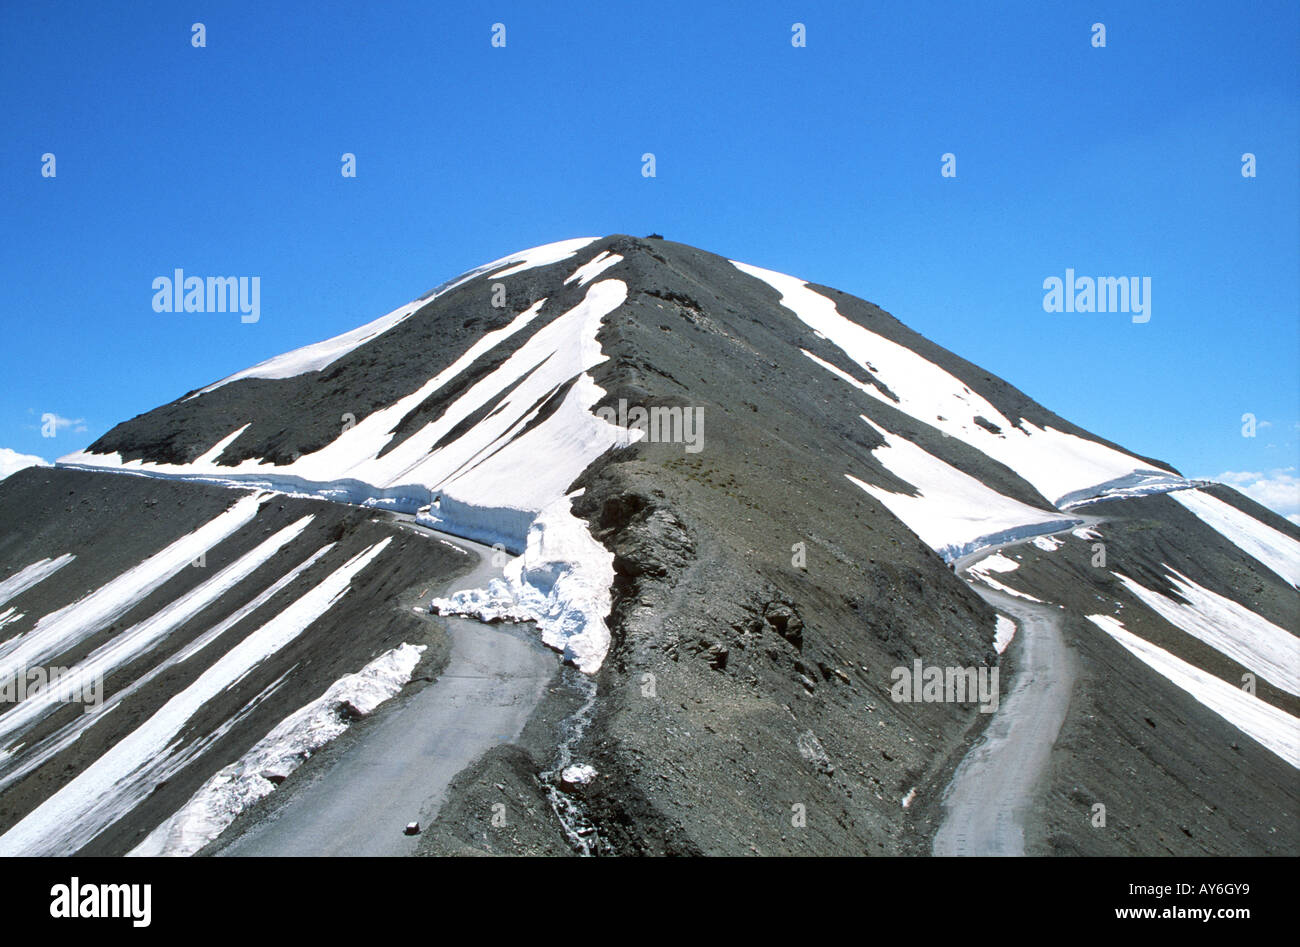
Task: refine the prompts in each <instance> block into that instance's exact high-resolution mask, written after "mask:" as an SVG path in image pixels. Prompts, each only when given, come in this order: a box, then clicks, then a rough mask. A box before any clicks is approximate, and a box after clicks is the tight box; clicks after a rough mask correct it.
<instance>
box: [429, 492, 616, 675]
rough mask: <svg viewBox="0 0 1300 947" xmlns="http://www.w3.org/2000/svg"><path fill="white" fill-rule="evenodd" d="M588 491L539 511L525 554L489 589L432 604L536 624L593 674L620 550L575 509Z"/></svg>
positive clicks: (603, 646)
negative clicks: (611, 546)
mask: <svg viewBox="0 0 1300 947" xmlns="http://www.w3.org/2000/svg"><path fill="white" fill-rule="evenodd" d="M581 492H582V491H575V492H574V493H573V494H572V495H571V496H569V497H564V498H562V499H560V500H558V501H556V502H555V503H553V504H551V505H550V506H548V507H547V508H546V509H544V510H543V511H542V512H541V513H540V514H538V516H537V517H536V519H534V520H533V523H532V525H531V526H530V527H529V530H528V542H527V545H526V547H525V549H524V552H523V555H521V556H519V557H518V558H516V559H512V560H511V561H510V562H509V563H507V565H506V567H505V569H504V572H503V578H501V579H493V580H492V581H491V582H490V583H488V587H487V588H486V589H464V590H462V591H459V592H453V593H452V594H451V595H449V596H447V597H445V598H436V599H434V600H433V601H432V602H431V603H430V607H431V608H432V609H433V610H434V611H436V612H438V613H440V614H456V615H469V616H473V617H475V618H478V619H479V620H481V621H531V622H535V623H536V624H537V627H538V630H539V631H540V632H541V634H542V641H544V642H545V643H546V644H547V645H548V646H549V647H551V648H554V649H555V650H557V651H559V652H561V653H562V654H563V655H564V659H565V660H566V661H570V662H572V663H573V664H575V665H576V666H577V667H578V669H579V670H581V671H585V672H587V673H592V672H594V671H595V670H596V669H597V668H599V667H600V664H601V662H602V661H604V660H605V654H606V653H607V652H608V651H609V627H608V626H607V625H606V624H605V619H606V617H607V616H608V615H609V612H610V607H611V599H610V587H611V586H612V585H613V584H614V554H613V553H612V552H610V551H609V550H607V549H606V548H605V547H604V546H602V545H601V544H600V543H598V542H596V540H594V539H593V538H592V537H591V533H590V532H589V531H588V530H587V524H586V522H585V521H583V520H581V519H579V518H578V517H576V516H574V515H573V512H572V509H571V505H572V499H573V497H577V496H579V495H580V494H581Z"/></svg>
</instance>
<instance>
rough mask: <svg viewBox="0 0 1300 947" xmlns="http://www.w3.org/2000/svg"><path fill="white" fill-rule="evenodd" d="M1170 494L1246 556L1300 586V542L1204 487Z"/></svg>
mask: <svg viewBox="0 0 1300 947" xmlns="http://www.w3.org/2000/svg"><path fill="white" fill-rule="evenodd" d="M1170 496H1171V497H1173V499H1175V500H1176V501H1178V502H1179V503H1181V504H1182V505H1183V506H1185V507H1187V509H1189V510H1191V511H1192V512H1193V513H1195V514H1196V515H1197V516H1198V517H1200V518H1201V521H1202V522H1204V523H1205V524H1206V525H1208V526H1211V527H1213V528H1214V529H1215V530H1217V531H1218V532H1219V533H1220V534H1221V535H1223V536H1224V537H1225V538H1227V539H1228V540H1230V541H1231V542H1233V543H1235V544H1236V545H1237V546H1238V547H1239V548H1240V549H1241V550H1242V552H1244V553H1246V555H1248V556H1250V557H1251V558H1253V559H1256V560H1258V561H1259V562H1260V563H1262V564H1263V565H1265V566H1267V567H1268V568H1269V569H1271V570H1272V571H1273V572H1276V573H1277V574H1278V575H1280V576H1281V577H1282V578H1283V579H1285V580H1286V581H1287V582H1289V583H1291V584H1292V585H1294V586H1300V542H1296V541H1295V540H1294V539H1292V538H1291V537H1290V536H1288V535H1286V534H1285V533H1282V532H1279V531H1278V530H1276V529H1274V528H1273V527H1272V526H1269V525H1267V524H1266V523H1261V522H1260V521H1259V520H1257V519H1255V517H1253V516H1250V515H1249V514H1247V513H1243V512H1241V510H1239V509H1237V508H1236V507H1235V506H1233V505H1232V504H1230V503H1224V502H1223V501H1222V500H1220V499H1219V498H1218V497H1214V496H1210V494H1208V493H1202V492H1201V491H1200V490H1182V491H1179V492H1178V493H1171V494H1170Z"/></svg>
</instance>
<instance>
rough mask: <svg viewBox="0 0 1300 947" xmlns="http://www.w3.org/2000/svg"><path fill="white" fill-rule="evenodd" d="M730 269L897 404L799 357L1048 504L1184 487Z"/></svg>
mask: <svg viewBox="0 0 1300 947" xmlns="http://www.w3.org/2000/svg"><path fill="white" fill-rule="evenodd" d="M732 263H733V265H734V266H736V268H737V269H739V270H740V271H741V272H743V273H747V274H748V275H750V276H753V277H754V278H756V279H760V280H762V281H763V282H765V283H767V284H768V285H769V286H771V287H772V288H773V289H775V290H776V291H777V292H778V293H780V294H781V304H782V305H783V306H785V307H786V308H787V309H789V310H790V311H791V312H793V313H794V314H795V315H796V316H798V317H799V319H800V320H801V321H803V323H804V324H805V325H807V326H808V327H809V328H811V329H812V330H813V331H814V332H816V333H819V334H820V335H821V336H822V337H824V338H826V339H827V340H829V341H830V342H832V343H833V344H835V345H836V346H838V347H839V348H840V350H841V351H843V352H844V354H845V355H847V356H848V357H849V358H850V359H852V360H853V361H854V362H856V363H857V364H858V365H860V366H862V368H863V369H864V370H866V371H868V372H870V373H871V374H872V375H873V376H874V377H875V378H877V379H878V380H879V381H881V382H882V383H883V384H884V385H885V386H886V387H887V388H888V389H889V390H890V391H892V392H893V393H894V394H895V395H897V398H898V400H897V401H894V400H893V399H891V398H890V397H889V396H887V395H885V394H884V393H883V392H881V391H880V390H879V389H877V388H875V387H873V386H871V385H864V384H862V383H861V382H858V381H856V380H855V379H853V378H852V377H851V376H849V375H847V374H846V373H845V372H842V371H840V370H838V369H835V368H834V367H833V366H831V365H830V364H829V363H827V362H825V361H823V360H822V359H819V358H816V357H815V356H812V355H811V354H810V353H807V352H805V354H806V355H809V357H810V358H812V359H813V360H814V361H815V362H816V363H817V364H819V365H821V366H822V367H823V368H827V369H829V370H831V371H832V372H833V373H834V374H835V375H836V376H837V377H839V378H841V379H844V380H846V381H848V382H850V383H851V384H853V385H855V386H856V387H858V388H859V389H861V390H862V391H864V392H866V393H867V394H869V395H871V396H872V397H873V398H876V399H878V400H880V401H883V402H884V403H885V404H888V405H890V406H891V407H894V408H897V409H899V410H900V411H904V412H906V413H907V414H910V415H911V416H912V417H914V418H916V419H917V420H919V421H921V422H923V423H925V424H928V425H930V426H931V427H934V428H936V429H938V430H939V431H942V432H943V433H945V434H948V435H949V436H951V437H955V438H957V439H958V440H961V441H964V442H965V443H967V444H970V445H971V446H972V447H974V448H976V449H977V450H980V451H982V452H983V453H985V454H987V455H988V456H989V457H992V458H993V459H994V460H997V461H1000V462H1002V463H1003V464H1005V465H1006V466H1007V467H1010V468H1011V469H1012V470H1014V471H1015V472H1016V473H1018V474H1019V475H1020V476H1021V477H1023V478H1024V479H1025V480H1026V481H1028V482H1029V483H1030V484H1032V485H1033V486H1034V487H1035V489H1037V490H1038V491H1039V493H1041V494H1042V495H1043V496H1044V497H1046V498H1047V499H1048V500H1050V501H1051V502H1053V503H1056V504H1058V505H1059V504H1060V503H1061V502H1062V501H1064V500H1066V499H1069V500H1079V499H1081V497H1082V496H1084V495H1088V494H1089V493H1090V492H1094V488H1096V490H1097V491H1100V489H1102V488H1104V487H1106V486H1108V485H1111V484H1112V483H1115V482H1118V481H1124V480H1125V479H1126V478H1130V477H1132V476H1133V475H1134V474H1135V473H1140V474H1141V478H1140V479H1142V481H1143V482H1144V483H1149V484H1150V485H1151V489H1156V488H1157V486H1156V485H1157V484H1159V487H1158V488H1161V489H1165V488H1169V487H1176V486H1182V485H1185V484H1186V481H1185V480H1183V478H1181V477H1179V476H1177V475H1176V474H1174V473H1173V472H1171V471H1166V470H1159V469H1152V467H1151V464H1150V463H1149V462H1147V461H1143V460H1140V459H1138V458H1136V457H1133V456H1131V455H1129V454H1125V453H1123V452H1121V451H1118V450H1115V449H1114V448H1111V447H1107V446H1106V445H1104V444H1100V443H1098V442H1097V441H1093V440H1088V439H1085V438H1082V437H1078V436H1076V435H1073V434H1067V433H1065V432H1063V431H1058V430H1056V429H1055V428H1051V427H1048V428H1040V427H1037V426H1036V425H1034V424H1031V423H1029V422H1028V421H1025V420H1024V419H1022V418H1016V419H1014V420H1013V419H1009V418H1007V417H1006V416H1004V415H1003V414H1002V413H1001V412H1000V411H998V409H997V408H995V407H994V406H993V405H992V403H990V402H989V401H987V400H986V399H985V398H983V397H981V396H980V395H978V394H976V393H975V392H974V391H972V390H971V389H970V388H969V387H968V386H967V385H966V384H964V383H963V382H962V381H961V379H959V378H957V377H956V376H954V375H952V374H951V373H949V372H948V371H946V370H945V369H943V368H941V367H940V366H938V365H936V364H934V363H933V362H930V361H928V360H927V359H925V358H922V357H921V356H920V355H918V354H917V353H916V352H914V351H912V350H911V349H909V348H907V347H906V346H904V345H899V344H898V343H897V342H894V341H891V340H890V339H886V338H885V337H884V336H881V335H877V334H876V333H874V332H872V331H870V330H869V329H866V328H864V327H863V326H860V325H858V324H857V323H856V322H853V321H852V320H851V319H847V318H845V317H844V316H842V315H841V314H840V313H839V311H838V310H837V309H836V308H835V303H834V302H833V301H832V300H830V299H828V298H827V297H825V296H823V295H821V294H820V293H817V292H815V291H814V290H812V289H809V288H808V285H807V283H806V282H804V281H803V280H800V279H796V278H795V277H793V276H787V275H785V274H784V273H777V272H774V271H772V270H765V269H762V268H761V267H757V266H750V265H749V264H746V263H737V262H736V261H734V260H733V261H732ZM976 418H983V419H984V420H985V421H986V422H989V423H991V424H993V425H995V426H996V427H997V428H998V429H999V433H996V434H995V433H993V432H992V431H990V430H988V429H987V428H985V427H984V426H982V425H980V424H977V423H975V419H976Z"/></svg>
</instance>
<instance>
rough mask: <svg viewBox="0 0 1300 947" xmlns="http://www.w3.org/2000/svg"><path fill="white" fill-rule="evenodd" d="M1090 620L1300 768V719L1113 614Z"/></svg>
mask: <svg viewBox="0 0 1300 947" xmlns="http://www.w3.org/2000/svg"><path fill="white" fill-rule="evenodd" d="M1088 620H1089V621H1091V622H1092V623H1093V624H1094V625H1096V626H1097V627H1098V628H1100V629H1101V630H1102V631H1104V632H1106V634H1108V635H1110V636H1111V637H1112V638H1114V639H1115V640H1116V641H1118V642H1119V643H1120V644H1121V645H1123V646H1124V647H1125V648H1126V649H1127V650H1128V651H1129V652H1130V653H1131V654H1133V655H1135V656H1136V657H1137V658H1138V659H1140V660H1141V661H1142V662H1143V663H1145V664H1146V665H1147V666H1148V667H1150V668H1151V669H1152V670H1154V671H1155V672H1156V673H1157V674H1159V675H1161V676H1162V677H1164V678H1166V679H1167V680H1169V681H1171V682H1172V683H1173V684H1175V685H1176V686H1177V687H1179V688H1181V689H1182V690H1185V691H1187V693H1189V694H1191V695H1192V697H1194V698H1195V699H1196V700H1197V701H1199V702H1200V703H1201V704H1204V705H1205V706H1206V707H1208V708H1209V709H1210V710H1212V711H1214V712H1215V713H1216V714H1218V715H1219V716H1220V717H1222V718H1223V719H1224V720H1226V721H1228V723H1230V724H1232V725H1233V726H1234V727H1236V728H1237V729H1238V730H1240V731H1241V732H1242V733H1244V734H1246V735H1247V736H1249V737H1251V738H1252V739H1254V740H1256V741H1258V742H1259V743H1260V744H1262V745H1263V746H1265V747H1267V748H1268V749H1269V750H1271V751H1272V752H1274V753H1276V754H1277V755H1278V756H1280V757H1281V758H1282V759H1284V760H1286V761H1287V762H1288V763H1290V764H1291V765H1292V766H1295V767H1298V768H1300V719H1297V718H1296V717H1292V716H1291V715H1290V714H1288V713H1286V712H1285V711H1282V710H1279V709H1278V708H1276V707H1274V706H1273V705H1272V704H1268V703H1265V702H1264V701H1262V700H1260V699H1259V698H1258V697H1256V696H1255V695H1254V694H1248V693H1246V692H1245V691H1244V690H1242V689H1241V688H1239V687H1234V686H1233V685H1231V684H1229V683H1228V682H1227V681H1223V680H1220V679H1219V678H1217V677H1215V676H1214V675H1213V674H1210V673H1209V672H1208V671H1202V670H1201V669H1200V668H1198V667H1196V666H1195V665H1194V664H1189V663H1188V662H1186V661H1184V660H1182V659H1181V658H1176V657H1174V656H1173V655H1172V654H1170V653H1169V652H1168V651H1165V650H1164V649H1163V648H1158V647H1156V646H1155V645H1153V644H1152V643H1151V642H1149V641H1146V640H1144V639H1142V638H1139V637H1138V636H1137V635H1135V634H1132V633H1131V632H1129V631H1127V630H1126V629H1125V628H1124V626H1123V624H1121V623H1120V621H1119V620H1118V619H1116V618H1114V617H1112V616H1110V615H1089V616H1088Z"/></svg>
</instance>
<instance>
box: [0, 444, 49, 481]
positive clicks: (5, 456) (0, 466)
mask: <svg viewBox="0 0 1300 947" xmlns="http://www.w3.org/2000/svg"><path fill="white" fill-rule="evenodd" d="M49 465H50V462H49V461H48V460H44V459H42V458H40V457H37V456H36V455H35V454H20V453H18V452H17V451H16V450H10V449H9V448H8V447H0V480H3V479H4V478H5V477H7V476H9V475H10V474H12V473H17V472H18V471H20V470H22V469H23V468H25V467H48V466H49Z"/></svg>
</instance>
